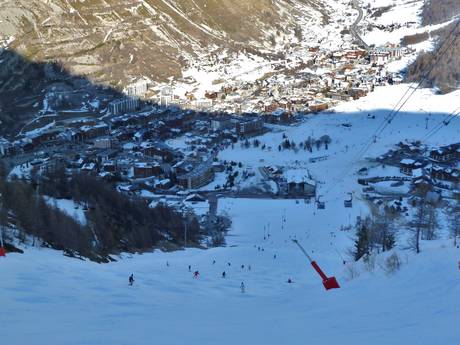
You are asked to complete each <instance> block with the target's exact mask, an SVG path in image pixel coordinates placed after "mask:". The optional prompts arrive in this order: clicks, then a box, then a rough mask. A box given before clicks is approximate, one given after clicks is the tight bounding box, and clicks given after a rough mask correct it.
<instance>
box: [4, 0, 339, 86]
mask: <svg viewBox="0 0 460 345" xmlns="http://www.w3.org/2000/svg"><path fill="white" fill-rule="evenodd" d="M0 5H1V6H0V42H1V41H2V40H3V41H4V42H5V44H6V43H7V45H8V46H9V47H10V48H12V49H15V50H16V51H18V52H19V53H20V54H22V55H23V56H25V57H27V58H29V59H32V60H34V61H43V60H46V61H59V62H61V63H63V64H64V65H65V66H66V67H67V68H69V69H70V70H71V71H72V72H73V73H77V74H84V75H89V76H90V77H91V78H92V80H95V81H98V82H105V83H110V84H112V85H117V84H118V82H122V83H126V82H127V81H129V80H130V78H131V77H135V78H138V77H139V76H148V77H150V78H152V79H157V80H165V79H166V78H168V77H170V76H180V72H181V68H182V67H183V66H184V65H185V64H187V62H190V61H191V60H194V59H197V58H198V57H200V56H203V55H208V54H210V53H213V54H219V52H220V51H222V50H223V49H230V50H244V49H248V50H252V51H255V52H257V53H259V54H263V53H267V54H276V53H277V52H280V51H281V48H282V46H283V44H290V43H291V38H292V37H294V35H295V32H297V35H298V36H299V35H301V32H302V31H304V30H306V28H300V26H299V25H298V23H299V21H304V20H306V19H311V23H312V26H314V27H315V28H320V27H321V26H322V25H326V24H328V23H329V15H330V12H331V9H330V8H329V7H328V3H327V2H326V3H324V2H322V1H317V0H276V1H271V0H257V1H249V0H231V1H229V0H218V1H216V0H213V1H208V0H180V1H171V0H142V1H139V0H136V1H134V0H116V1H103V0H92V1H62V0H52V1H22V0H20V1H18V0H11V1H9V0H2V2H1V3H0ZM282 43H283V44H282ZM276 45H278V47H277V49H275V48H276Z"/></svg>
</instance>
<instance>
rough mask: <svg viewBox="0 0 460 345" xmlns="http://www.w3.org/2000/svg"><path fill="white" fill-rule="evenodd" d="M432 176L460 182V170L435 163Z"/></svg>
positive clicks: (431, 170) (431, 169)
mask: <svg viewBox="0 0 460 345" xmlns="http://www.w3.org/2000/svg"><path fill="white" fill-rule="evenodd" d="M430 176H431V177H432V178H434V179H436V180H443V181H451V182H460V170H458V169H453V168H450V167H442V166H437V165H433V166H432V167H431V168H430Z"/></svg>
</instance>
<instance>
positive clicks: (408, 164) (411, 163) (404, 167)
mask: <svg viewBox="0 0 460 345" xmlns="http://www.w3.org/2000/svg"><path fill="white" fill-rule="evenodd" d="M422 166H423V164H422V163H420V162H417V161H415V160H414V159H410V158H404V159H403V160H401V161H400V162H399V171H401V172H402V173H403V174H405V175H409V176H412V172H413V170H415V169H419V168H421V167H422Z"/></svg>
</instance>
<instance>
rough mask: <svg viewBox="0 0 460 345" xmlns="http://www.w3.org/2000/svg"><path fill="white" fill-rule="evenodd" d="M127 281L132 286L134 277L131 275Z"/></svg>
mask: <svg viewBox="0 0 460 345" xmlns="http://www.w3.org/2000/svg"><path fill="white" fill-rule="evenodd" d="M128 281H129V285H130V286H132V285H133V284H134V275H132V274H131V275H130V276H129V279H128Z"/></svg>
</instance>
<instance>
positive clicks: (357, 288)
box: [0, 200, 460, 345]
mask: <svg viewBox="0 0 460 345" xmlns="http://www.w3.org/2000/svg"><path fill="white" fill-rule="evenodd" d="M284 209H286V213H285V211H284ZM222 210H226V211H227V212H228V213H230V214H231V215H233V216H234V226H233V228H234V231H233V232H232V234H231V236H230V238H229V240H230V246H229V247H228V248H218V249H213V250H209V251H199V250H187V251H184V252H181V253H170V254H165V253H154V254H145V255H142V256H134V257H132V258H125V260H123V261H121V262H118V263H113V264H108V265H97V264H92V263H86V262H81V261H78V260H74V259H69V258H64V257H62V256H61V255H60V254H59V253H56V252H51V251H49V250H40V251H37V250H28V251H27V252H26V254H24V255H10V256H9V257H8V258H7V259H2V261H1V265H0V274H1V275H2V277H5V279H2V280H1V283H0V289H1V292H2V297H3V298H2V299H3V301H2V313H1V316H0V325H1V330H2V336H3V337H5V339H8V343H9V344H37V345H41V344H46V345H54V344H56V345H57V344H69V345H83V344H123V345H125V344H126V345H128V344H137V345H142V344H152V342H154V343H159V344H165V345H169V344H178V345H179V344H215V343H218V344H229V345H232V344H264V345H265V344H282V343H289V344H299V345H300V344H305V343H314V344H331V343H341V344H368V343H369V342H370V341H371V342H372V343H373V344H382V345H383V344H389V343H391V344H400V343H411V344H433V343H443V344H455V343H456V341H458V340H459V335H458V332H457V330H456V328H455V324H456V322H458V310H459V308H460V301H459V300H458V298H457V297H458V293H459V292H460V283H459V279H458V270H457V268H456V266H455V259H456V258H458V255H459V251H458V250H454V249H446V248H444V249H439V248H433V249H430V250H426V251H425V252H424V253H422V254H421V255H419V256H417V257H412V256H409V259H408V260H409V264H406V265H403V268H402V270H401V271H400V272H398V273H397V274H395V275H393V276H390V277H388V276H386V275H384V274H382V273H381V272H379V271H376V272H375V273H374V274H372V275H371V274H363V275H362V276H360V277H359V278H357V279H355V280H353V281H351V282H348V281H346V280H345V277H344V276H345V274H344V271H343V265H342V262H341V259H340V258H339V257H338V255H337V253H336V252H335V251H334V250H333V247H331V246H330V234H329V231H328V230H330V229H333V227H331V228H327V227H323V226H322V225H323V224H325V222H327V221H324V219H326V218H329V219H331V220H332V221H334V218H335V217H334V216H333V215H334V213H335V212H336V209H332V208H331V210H330V211H327V212H326V214H325V216H323V217H318V218H321V219H322V222H318V223H316V222H315V221H314V220H313V219H312V218H311V216H312V212H313V211H312V210H313V209H312V207H311V205H305V204H295V202H294V201H289V202H279V201H273V200H269V201H256V200H239V201H238V202H236V201H235V200H226V201H224V202H223V203H222ZM354 211H357V210H354ZM284 215H285V216H286V223H285V228H284V230H281V226H280V224H281V223H280V221H278V222H277V220H281V217H282V216H284ZM268 222H270V233H271V236H270V239H269V240H265V241H264V240H263V227H264V226H267V225H268ZM305 232H307V234H305ZM294 235H297V238H299V240H301V242H302V243H303V244H304V245H306V246H307V247H308V248H309V250H312V249H314V250H315V252H314V253H313V255H314V256H315V258H316V259H317V260H318V262H319V263H320V264H321V265H322V266H323V268H324V269H325V271H326V273H327V274H331V275H332V274H335V275H336V276H337V278H338V279H339V282H340V284H341V285H342V288H341V289H339V290H334V291H330V292H325V291H323V288H322V285H321V282H320V280H319V277H318V276H317V275H316V274H315V273H314V272H313V270H312V269H311V268H310V267H309V266H308V265H307V263H306V262H305V259H304V257H303V256H302V254H301V253H300V252H299V251H298V250H297V249H296V248H295V247H294V246H293V245H292V244H291V243H290V241H289V236H294ZM336 235H337V237H336V238H335V239H334V242H337V245H339V244H340V243H344V240H345V239H346V237H347V236H348V234H340V233H337V232H336ZM254 245H256V246H257V245H258V246H263V247H264V251H263V252H261V251H258V250H257V248H254ZM274 254H277V257H276V259H274V258H273V255H274ZM213 260H216V264H215V265H213V264H212V261H213ZM167 261H168V263H169V267H167V266H166V262H167ZM227 262H231V264H232V265H231V266H230V267H229V266H228V265H227ZM189 264H190V265H192V270H195V269H197V270H199V271H200V273H201V277H200V278H199V279H193V278H192V274H191V273H189V272H188V268H187V267H188V265H189ZM242 264H244V265H245V268H244V269H242V268H241V267H240V265H242ZM249 264H250V265H251V270H250V271H249V270H248V265H249ZM224 270H225V271H226V272H227V278H225V279H223V278H221V272H222V271H224ZM131 272H133V273H134V275H135V278H136V279H137V280H136V282H135V285H134V286H133V287H129V286H128V284H127V277H128V275H129V274H130V273H131ZM289 277H291V278H292V279H293V280H294V283H293V284H287V283H286V280H287V279H288V278H289ZM241 281H244V283H245V285H246V293H244V294H242V293H241V292H240V290H239V285H240V283H241Z"/></svg>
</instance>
